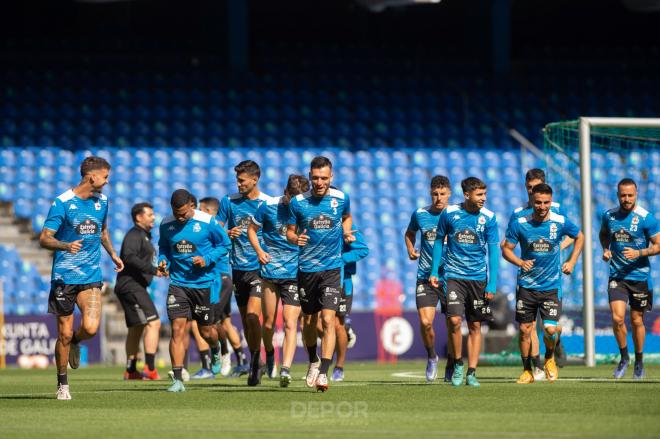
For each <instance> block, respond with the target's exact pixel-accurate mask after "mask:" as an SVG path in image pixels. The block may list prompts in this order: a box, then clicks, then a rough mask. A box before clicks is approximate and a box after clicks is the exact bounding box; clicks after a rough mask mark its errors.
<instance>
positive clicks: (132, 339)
mask: <svg viewBox="0 0 660 439" xmlns="http://www.w3.org/2000/svg"><path fill="white" fill-rule="evenodd" d="M131 217H132V218H133V224H134V225H133V228H131V230H129V231H128V232H127V233H126V235H125V236H124V241H123V242H122V244H121V252H120V254H119V256H120V257H121V260H122V261H124V270H123V271H121V272H120V273H117V282H116V283H115V294H116V295H117V299H119V303H121V306H122V308H123V309H124V316H125V318H126V327H127V328H128V334H127V335H126V371H125V372H124V379H125V380H141V379H145V380H159V379H160V376H159V375H158V370H157V369H156V364H155V361H156V351H157V350H158V337H159V332H160V317H159V316H158V310H157V309H156V306H155V305H154V302H153V300H151V296H150V295H149V292H148V291H147V287H148V286H149V284H151V281H152V279H153V277H154V276H162V273H161V272H160V271H158V270H157V269H156V266H155V265H154V261H155V260H156V249H155V248H154V246H153V244H152V243H151V229H153V227H154V221H155V216H154V209H153V206H151V204H149V203H137V204H135V205H134V206H133V208H132V209H131ZM143 334H144V362H145V364H144V369H143V370H142V372H141V373H140V372H139V371H138V370H137V369H136V363H137V354H138V352H139V351H140V339H141V338H143Z"/></svg>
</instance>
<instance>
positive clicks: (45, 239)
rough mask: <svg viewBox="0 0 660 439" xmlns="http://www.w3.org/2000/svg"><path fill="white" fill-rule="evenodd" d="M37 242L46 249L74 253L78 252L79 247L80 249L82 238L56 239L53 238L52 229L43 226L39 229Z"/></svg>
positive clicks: (53, 232)
mask: <svg viewBox="0 0 660 439" xmlns="http://www.w3.org/2000/svg"><path fill="white" fill-rule="evenodd" d="M39 244H40V245H41V247H42V248H45V249H48V250H53V251H55V250H62V251H65V252H69V253H74V254H75V253H78V252H79V251H80V249H82V244H83V240H82V239H78V240H77V241H73V242H64V241H59V240H58V239H56V238H55V231H54V230H50V229H47V228H45V227H44V228H43V229H42V230H41V234H40V235H39Z"/></svg>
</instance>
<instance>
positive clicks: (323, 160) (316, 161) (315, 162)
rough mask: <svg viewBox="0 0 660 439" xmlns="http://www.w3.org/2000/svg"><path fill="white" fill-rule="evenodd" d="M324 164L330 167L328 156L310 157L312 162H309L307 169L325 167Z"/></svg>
mask: <svg viewBox="0 0 660 439" xmlns="http://www.w3.org/2000/svg"><path fill="white" fill-rule="evenodd" d="M326 166H327V167H328V168H330V169H332V162H331V161H330V159H329V158H327V157H323V156H322V155H319V156H316V157H314V158H313V159H312V162H311V163H310V164H309V169H319V168H325V167H326Z"/></svg>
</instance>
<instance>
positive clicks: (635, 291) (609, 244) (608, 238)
mask: <svg viewBox="0 0 660 439" xmlns="http://www.w3.org/2000/svg"><path fill="white" fill-rule="evenodd" d="M617 197H618V199H619V207H615V208H613V209H610V210H608V211H607V212H605V213H604V214H603V217H602V222H601V228H600V234H599V238H600V245H601V246H602V247H603V260H604V261H606V262H609V265H610V279H609V289H608V296H609V302H610V310H611V311H612V327H613V330H614V337H615V338H616V342H617V344H618V345H619V351H620V352H621V360H620V361H619V364H618V365H617V367H616V369H615V370H614V378H615V379H621V378H623V377H624V376H625V374H626V369H627V368H628V364H629V363H630V356H629V354H628V346H627V343H626V338H627V335H628V334H627V332H628V331H627V329H626V323H625V319H626V304H627V303H628V301H630V324H631V325H632V330H633V334H632V338H633V343H634V345H635V368H634V371H633V379H636V380H641V379H642V378H644V353H643V352H644V338H645V337H646V329H645V328H644V312H645V311H650V310H651V308H652V307H653V290H652V289H651V288H650V287H649V275H650V271H651V268H650V261H649V256H655V255H657V254H659V253H660V226H658V222H657V221H656V220H655V217H654V215H653V213H652V212H649V211H648V210H646V209H644V208H643V207H641V206H638V205H637V183H635V181H634V180H632V179H630V178H624V179H623V180H621V181H620V182H619V184H618V185H617ZM649 243H650V244H651V245H650V246H649Z"/></svg>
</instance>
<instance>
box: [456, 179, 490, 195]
mask: <svg viewBox="0 0 660 439" xmlns="http://www.w3.org/2000/svg"><path fill="white" fill-rule="evenodd" d="M487 187H488V186H486V183H484V182H483V181H481V180H479V179H478V178H477V177H468V178H466V179H465V180H463V181H461V188H462V189H463V192H472V191H475V190H477V189H486V188H487Z"/></svg>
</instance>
